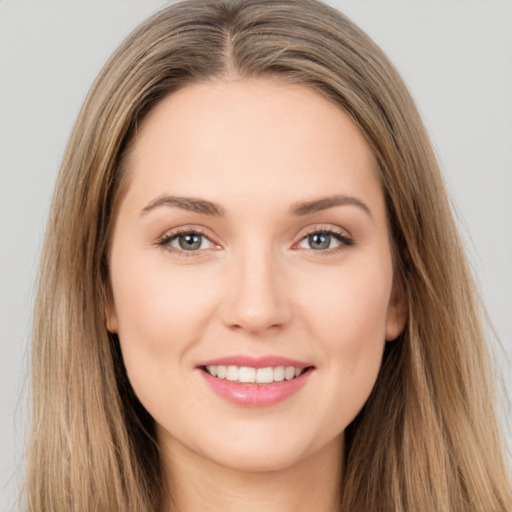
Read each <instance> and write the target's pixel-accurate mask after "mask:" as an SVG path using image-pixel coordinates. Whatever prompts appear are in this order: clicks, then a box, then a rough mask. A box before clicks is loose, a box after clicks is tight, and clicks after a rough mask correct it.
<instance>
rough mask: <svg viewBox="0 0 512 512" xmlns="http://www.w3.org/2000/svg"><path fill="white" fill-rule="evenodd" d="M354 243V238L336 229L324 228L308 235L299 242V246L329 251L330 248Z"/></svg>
mask: <svg viewBox="0 0 512 512" xmlns="http://www.w3.org/2000/svg"><path fill="white" fill-rule="evenodd" d="M353 244H354V242H353V240H352V239H351V238H349V237H348V236H347V235H345V234H343V233H340V232H338V231H334V230H322V231H315V232H313V233H309V234H308V235H306V236H305V237H304V238H302V240H301V241H300V242H299V243H298V244H297V247H298V248H300V249H312V250H314V251H328V250H329V249H335V250H336V249H342V248H343V247H346V246H351V245H353Z"/></svg>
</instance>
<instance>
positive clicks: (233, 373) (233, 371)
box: [226, 366, 238, 382]
mask: <svg viewBox="0 0 512 512" xmlns="http://www.w3.org/2000/svg"><path fill="white" fill-rule="evenodd" d="M226 380H231V381H233V382H236V381H237V380H238V366H228V368H227V372H226Z"/></svg>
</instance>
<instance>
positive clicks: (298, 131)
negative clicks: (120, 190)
mask: <svg viewBox="0 0 512 512" xmlns="http://www.w3.org/2000/svg"><path fill="white" fill-rule="evenodd" d="M128 179H129V182H128V186H127V191H126V193H125V195H124V196H123V198H122V199H121V201H120V204H119V208H118V211H117V216H116V220H115V225H114V230H113V236H112V241H111V250H110V255H109V264H110V272H111V276H110V277H111V287H112V303H111V306H110V308H109V311H108V312H107V319H108V328H109V330H110V331H112V332H117V333H118V335H119V338H120V343H121V349H122V353H123V358H124V361H125V365H126V369H127V372H128V377H129V379H130V381H131V383H132V385H133V388H134V390H135V392H136V394H137V396H138V397H139V399H140V401H141V403H142V404H143V405H144V406H145V407H146V409H147V410H148V411H149V413H150V414H151V415H152V417H153V418H154V419H155V422H156V428H157V434H158V441H159V443H160V445H161V448H162V453H163V457H164V464H165V467H166V470H167V474H168V475H169V488H170V491H171V492H172V495H173V498H174V500H175V501H176V502H177V503H178V505H179V510H183V511H192V510H203V511H210V510H211V511H214V510H216V511H217V510H223V511H228V512H229V511H231V510H241V509H242V508H243V510H245V511H263V510H264V511H266V512H269V511H270V512H271V511H276V512H277V511H292V510H293V511H294V512H296V511H302V510H304V511H306V510H307V511H310V510H316V511H317V512H322V511H333V510H335V509H336V506H335V504H334V503H335V500H336V492H337V489H338V487H339V475H340V473H341V470H342V468H341V462H340V461H341V454H342V451H343V432H344V430H345V428H346V427H347V425H348V424H349V423H350V422H351V421H352V420H353V419H354V417H355V416H356V415H357V413H358V412H359V411H360V410H361V408H362V406H363V405H364V403H365V402H366V400H367V398H368V396H369V394H370V392H371V390H372V388H373V386H374V383H375V380H376V378H377V374H378V371H379V368H380V364H381V358H382V353H383V349H384V344H385V342H386V340H392V339H395V338H396V337H397V336H398V335H399V334H400V332H401V330H402V329H403V326H404V321H405V318H404V313H403V311H404V307H403V302H404V300H403V297H402V295H401V293H400V292H398V291H397V289H398V287H396V286H394V285H393V282H394V279H393V265H392V255H391V246H390V235H389V230H388V223H387V214H386V207H385V202H384V196H383V192H382V188H381V185H380V182H379V179H378V177H377V172H376V163H375V160H374V157H373V155H372V153H371V151H370V150H369V148H368V146H367V144H366V142H365V140H364V138H363V136H362V135H361V133H360V132H359V130H358V129H357V127H356V126H355V125H354V123H353V122H352V121H351V120H350V118H349V117H348V116H347V115H346V114H345V113H344V112H342V111H341V110H340V109H339V108H338V107H337V106H335V105H334V104H332V103H330V102H329V101H327V100H326V99H324V98H323V97H322V96H320V95H319V94H318V93H316V92H314V91H313V90H311V89H309V88H307V87H305V86H301V85H290V84H283V83H279V82H276V81H273V80H267V79H259V80H245V79H241V80H230V81H218V82H208V83H200V84H195V85H191V86H188V87H186V88H184V89H181V90H180V91H178V92H176V93H174V94H172V95H170V96H168V97H167V98H165V99H164V100H163V101H161V102H160V103H159V104H158V105H157V106H156V107H155V109H154V110H153V111H152V112H151V113H150V115H149V116H148V117H147V118H146V119H145V121H144V122H143V124H142V126H141V128H140V130H139V133H138V135H137V139H136V140H135V143H134V145H133V149H132V154H131V158H130V168H129V178H128ZM166 195H167V196H179V197H187V198H201V199H204V200H207V201H210V202H212V203H215V204H216V205H218V207H219V208H222V210H223V215H220V216H219V215H209V214H205V213H198V212H193V211H188V210H187V209H184V208H181V207H178V206H176V205H169V204H167V203H162V204H158V205H156V206H155V204H156V203H158V200H159V199H161V198H162V197H163V196H166ZM333 195H338V196H344V197H350V198H352V200H351V201H349V202H348V204H341V205H335V206H331V207H328V208H322V209H320V210H318V211H314V212H309V213H307V214H303V215H297V212H293V209H294V207H296V205H297V203H301V202H309V201H313V200H317V199H319V198H325V197H332V196H333ZM353 199H356V200H357V201H360V202H361V204H354V203H355V201H354V200H353ZM155 201H156V203H155ZM324 206H326V205H325V204H324ZM295 209H296V208H295ZM176 229H181V230H182V231H186V232H190V231H199V232H200V233H201V234H202V235H203V236H204V238H202V239H200V240H201V244H202V245H201V246H200V248H199V249H196V250H192V251H190V250H189V251H185V250H184V249H180V245H179V241H180V239H179V238H177V237H176V236H177V235H176V231H175V230H176ZM325 230H334V231H335V232H336V233H339V234H340V235H341V236H342V237H343V239H342V240H341V241H340V240H338V239H337V238H336V236H335V235H331V236H330V238H329V236H327V241H328V243H330V244H331V245H330V246H329V248H327V249H325V248H321V249H319V248H318V247H317V246H315V247H317V248H314V247H313V246H312V245H311V240H310V239H308V238H307V236H308V235H310V234H313V233H319V232H324V231H325ZM173 236H174V238H172V237H173ZM346 239H348V240H349V241H350V243H347V240H346ZM181 240H183V239H181ZM323 240H324V241H325V240H326V239H325V238H324V239H323ZM234 354H248V355H252V356H263V355H269V354H271V355H278V356H284V357H289V358H293V359H299V360H302V361H306V362H308V364H311V365H314V370H313V372H312V373H311V375H310V376H309V379H308V381H307V383H306V385H305V386H304V387H303V388H302V389H301V390H300V391H298V392H297V393H295V394H294V395H292V396H290V397H288V398H287V399H286V400H284V401H282V402H279V403H277V404H274V405H272V406H270V407H263V408H245V407H240V406H237V405H235V404H232V403H229V402H227V401H226V400H225V399H224V398H221V397H219V396H218V395H217V394H215V393H214V392H213V391H212V390H211V389H210V388H209V386H207V385H206V383H205V380H204V378H203V377H202V375H201V374H200V372H201V370H199V369H197V368H196V366H197V364H198V363H199V362H200V361H205V360H208V359H214V358H219V357H225V356H230V355H234ZM171 481H172V482H173V484H172V485H171ZM241 507H242V508H241ZM171 508H172V507H170V506H169V510H171Z"/></svg>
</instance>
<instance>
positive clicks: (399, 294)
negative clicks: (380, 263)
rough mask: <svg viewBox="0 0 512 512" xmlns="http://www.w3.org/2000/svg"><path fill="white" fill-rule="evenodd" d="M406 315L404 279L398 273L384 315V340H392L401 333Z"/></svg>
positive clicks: (405, 321)
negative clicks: (385, 314)
mask: <svg viewBox="0 0 512 512" xmlns="http://www.w3.org/2000/svg"><path fill="white" fill-rule="evenodd" d="M407 316H408V308H407V293H406V291H405V285H404V280H403V277H402V276H401V275H400V274H395V277H394V282H393V289H392V290H391V297H390V299H389V304H388V312H387V317H386V341H393V340H395V339H396V338H398V336H400V334H402V332H403V330H404V328H405V325H406V323H407Z"/></svg>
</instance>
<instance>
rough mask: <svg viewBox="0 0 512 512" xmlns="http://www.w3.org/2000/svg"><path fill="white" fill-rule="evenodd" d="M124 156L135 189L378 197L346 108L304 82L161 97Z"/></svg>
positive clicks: (262, 82)
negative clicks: (342, 108) (302, 83)
mask: <svg viewBox="0 0 512 512" xmlns="http://www.w3.org/2000/svg"><path fill="white" fill-rule="evenodd" d="M129 161H130V165H129V169H128V172H129V175H130V176H129V182H130V186H129V188H130V189H131V191H132V193H133V192H136V193H137V195H140V196H141V197H142V196H146V197H149V196H151V195H153V196H155V195H158V194H161V193H174V194H181V195H195V196H204V197H208V198H209V199H212V200H214V201H220V202H222V201H224V200H227V199H229V200H232V201H235V200H236V199H237V198H240V199H245V200H247V199H248V198H251V197H260V198H262V199H265V198H269V199H270V198H274V196H275V195H276V193H278V196H279V197H280V198H281V199H282V201H283V202H286V201H290V202H292V201H295V200H297V199H303V198H304V197H307V196H318V195H326V194H333V193H356V192H358V193H362V192H364V193H365V194H370V195H377V196H382V192H381V187H380V183H379V179H378V177H377V176H378V174H377V172H376V169H377V164H376V162H375V159H374V157H373V154H372V152H371V150H370V149H369V147H368V145H367V143H366V141H365V139H364V137H363V135H362V134H361V132H360V130H359V129H358V128H357V127H356V126H355V124H354V123H353V122H352V120H351V119H350V117H349V116H348V115H347V114H346V113H345V112H344V111H342V110H341V109H340V108H339V107H338V106H336V105H335V104H334V103H332V102H330V101H328V100H327V99H326V98H324V97H323V96H322V95H320V94H319V93H318V92H316V91H314V90H313V89H311V88H309V87H306V86H303V85H296V84H286V83H282V82H278V81H275V80H270V79H258V80H247V79H243V80H236V81H218V82H204V83H198V84H193V85H190V86H187V87H185V88H183V89H181V90H179V91H177V92H175V93H173V94H171V95H169V96H167V97H166V98H164V99H163V100H162V101H161V102H160V103H159V104H157V106H156V107H155V108H154V109H153V110H152V112H151V113H150V114H149V115H148V117H147V118H146V119H145V120H144V122H143V123H142V125H141V127H140V129H139V131H138V133H137V136H136V139H135V140H134V141H133V144H132V149H131V155H130V158H129ZM297 196H301V197H297Z"/></svg>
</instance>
